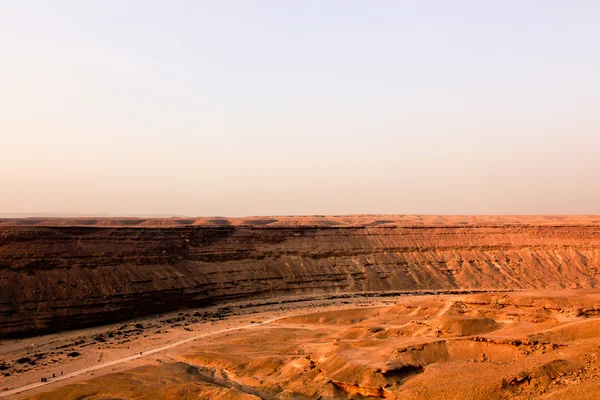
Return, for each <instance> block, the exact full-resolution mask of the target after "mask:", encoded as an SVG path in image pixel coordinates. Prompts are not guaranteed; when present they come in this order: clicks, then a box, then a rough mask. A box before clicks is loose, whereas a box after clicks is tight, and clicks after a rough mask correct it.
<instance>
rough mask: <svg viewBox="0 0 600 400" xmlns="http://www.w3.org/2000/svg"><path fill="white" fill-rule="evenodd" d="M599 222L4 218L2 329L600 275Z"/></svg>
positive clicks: (591, 280) (589, 283) (541, 284)
mask: <svg viewBox="0 0 600 400" xmlns="http://www.w3.org/2000/svg"><path fill="white" fill-rule="evenodd" d="M599 268H600V226H599V225H597V224H589V225H584V224H555V225H551V224H548V223H545V224H533V225H532V224H518V223H514V224H513V223H511V224H496V225H493V224H482V225H476V224H470V225H468V226H465V225H451V224H445V225H442V226H433V225H431V226H427V225H425V226H398V225H390V224H386V225H382V226H377V225H373V226H325V225H323V226H268V225H259V226H256V225H255V226H247V225H228V224H223V225H211V226H206V225H202V226H180V227H177V226H170V227H166V228H165V227H147V228H146V227H97V226H87V227H86V226H29V225H20V226H0V336H3V337H9V336H23V335H33V334H40V333H48V332H54V331H58V330H64V329H71V328H76V327H84V326H90V325H95V324H102V323H109V322H115V321H119V320H125V319H130V318H132V317H135V316H141V315H147V314H152V313H160V312H163V311H167V310H175V309H180V308H186V307H197V306H200V305H203V304H207V303H214V302H220V301H225V300H228V299H243V298H253V297H260V296H270V297H271V296H280V295H286V294H314V293H338V292H358V291H385V290H394V291H420V290H432V289H433V290H450V289H532V288H535V289H542V288H547V289H560V288H596V287H599V286H600V276H599V274H600V271H599Z"/></svg>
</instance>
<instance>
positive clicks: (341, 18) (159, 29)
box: [0, 0, 600, 216]
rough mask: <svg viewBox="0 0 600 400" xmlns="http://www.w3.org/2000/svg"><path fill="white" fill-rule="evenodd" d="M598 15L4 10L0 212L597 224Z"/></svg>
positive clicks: (132, 6)
mask: <svg viewBox="0 0 600 400" xmlns="http://www.w3.org/2000/svg"><path fill="white" fill-rule="evenodd" d="M599 71H600V2H599V1H595V0H589V1H584V0H574V1H564V0H560V1H559V0H538V1H533V0H530V1H527V0H525V1H524V0H519V1H517V0H514V1H508V0H507V1H500V0H497V1H482V0H473V1H446V0H439V1H348V0H339V1H333V0H328V1H322V0H318V1H317V0H315V1H307V0H302V1H299V0H298V1H285V0H273V1H261V0H255V1H227V0H224V1H166V0H165V1H148V0H143V1H142V0H140V1H109V0H101V1H100V0H97V1H74V0H73V1H50V0H48V1H45V0H40V1H28V0H5V1H1V2H0V214H7V213H16V214H29V213H60V214H90V215H99V214H111V215H129V214H141V215H148V214H161V215H168V214H180V215H192V216H198V215H206V216H209V215H227V216H240V215H269V214H344V213H428V214H448V213H462V214H465V213H466V214H470V213H492V214H493V213H501V214H527V213H528V214H541V213H563V214H564V213H600V182H599V177H600V174H599V173H600V161H599V159H600V75H599Z"/></svg>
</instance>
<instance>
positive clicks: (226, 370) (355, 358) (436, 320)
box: [0, 290, 600, 399]
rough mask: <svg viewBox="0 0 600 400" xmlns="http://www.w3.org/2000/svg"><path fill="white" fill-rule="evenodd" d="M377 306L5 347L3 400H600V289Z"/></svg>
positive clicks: (233, 310)
mask: <svg viewBox="0 0 600 400" xmlns="http://www.w3.org/2000/svg"><path fill="white" fill-rule="evenodd" d="M380 295H381V293H379V294H377V293H372V294H370V296H365V295H358V294H348V295H343V296H342V297H341V298H332V297H331V296H310V297H304V298H303V297H285V298H278V299H263V300H255V301H244V302H236V303H229V304H227V305H224V306H215V307H210V308H202V309H197V310H186V311H183V312H177V313H171V314H164V315H157V316H153V317H151V318H144V319H139V320H135V321H129V322H128V323H126V324H116V325H110V326H103V327H98V328H93V329H85V330H78V331H70V332H65V333H61V334H54V335H47V336H42V337H35V338H29V339H25V340H10V341H3V342H2V343H1V344H0V357H1V358H2V360H3V361H2V363H1V364H0V365H3V366H5V368H4V369H3V370H2V371H0V372H2V373H3V374H7V373H8V374H9V375H8V376H3V377H2V384H1V385H0V387H1V388H3V389H4V391H3V392H0V397H5V398H14V399H23V398H36V399H76V398H84V397H85V398H90V399H101V398H137V399H140V398H141V399H145V398H148V399H150V398H161V399H175V398H177V399H188V398H189V399H192V398H194V399H198V398H200V399H211V398H223V399H317V398H321V399H336V398H356V399H359V398H373V399H375V398H390V399H405V398H411V399H438V398H440V399H504V398H523V399H525V398H526V399H533V398H548V399H550V398H552V399H567V398H584V399H586V398H589V399H593V398H598V397H599V396H600V317H599V316H600V291H594V290H587V291H584V290H578V291H529V292H489V293H485V292H483V293H482V292H480V293H461V294H442V293H439V294H426V295H418V296H416V295H402V296H397V295H394V296H392V295H390V296H386V297H379V296H380ZM73 352H77V355H73V354H72V353H73ZM69 354H71V356H69ZM24 359H26V360H25V361H23V360H24ZM19 360H21V361H23V362H20V361H19ZM53 376H54V377H53ZM42 377H44V378H47V382H41V378H42ZM17 392H20V393H17Z"/></svg>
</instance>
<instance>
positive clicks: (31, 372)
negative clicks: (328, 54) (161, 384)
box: [0, 295, 404, 399]
mask: <svg viewBox="0 0 600 400" xmlns="http://www.w3.org/2000/svg"><path fill="white" fill-rule="evenodd" d="M355 296H356V297H355ZM328 297H329V296H307V297H299V296H290V297H286V298H285V299H266V300H256V301H240V302H233V303H229V304H228V305H226V306H214V307H204V308H200V309H190V310H183V311H178V312H173V313H165V314H161V315H156V316H152V317H147V318H140V319H136V320H131V321H128V322H127V323H118V324H112V325H109V326H101V327H96V328H89V329H80V330H74V331H69V332H62V333H58V334H52V335H45V336H38V337H31V338H26V339H20V340H4V341H1V342H0V360H3V361H0V364H2V363H4V365H12V368H8V369H6V370H3V371H1V373H2V375H4V376H2V375H0V382H1V384H0V390H1V391H0V398H1V397H6V398H16V399H20V398H28V397H29V396H31V395H33V394H36V393H39V392H42V391H46V390H50V389H54V388H58V387H61V386H62V385H65V384H71V383H74V382H78V381H80V380H82V379H87V378H89V377H93V376H99V375H103V374H107V373H109V372H115V371H122V370H125V369H129V368H131V367H133V366H140V365H145V364H148V363H153V362H160V361H163V360H164V359H165V357H168V351H167V350H174V348H175V347H177V350H178V351H185V349H186V346H187V347H188V348H189V344H190V342H193V341H195V340H199V339H201V338H203V337H207V336H210V335H219V334H221V335H223V334H226V335H229V334H235V331H237V330H240V329H242V330H243V329H252V328H254V327H257V326H260V325H262V324H267V323H271V322H274V321H276V320H278V319H281V318H284V317H289V316H294V315H298V314H305V313H313V312H317V311H327V310H341V309H347V308H354V307H357V306H358V307H368V306H374V305H385V306H390V305H393V304H394V303H395V300H396V299H398V298H400V297H404V296H394V297H384V298H378V297H368V296H361V295H343V296H342V297H343V298H341V299H329V298H328ZM138 328H139V329H138ZM73 352H76V353H78V354H77V355H76V356H74V357H71V356H69V354H72V353H73ZM25 358H28V359H30V360H31V361H32V362H23V363H19V360H21V359H25ZM6 374H10V375H8V376H6ZM41 378H46V379H47V382H41Z"/></svg>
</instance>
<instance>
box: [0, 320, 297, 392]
mask: <svg viewBox="0 0 600 400" xmlns="http://www.w3.org/2000/svg"><path fill="white" fill-rule="evenodd" d="M288 317H289V316H282V317H277V318H272V319H269V320H266V321H262V322H255V323H253V324H247V325H242V326H236V327H234V328H227V329H221V330H218V331H214V332H208V333H203V334H200V335H196V336H191V337H189V338H187V339H183V340H179V341H177V342H173V343H171V344H167V345H165V346H160V347H156V348H154V349H150V350H147V351H144V352H142V353H139V354H134V355H132V356H128V357H123V358H119V359H118V360H113V361H109V362H106V363H103V364H98V365H94V366H93V367H88V368H83V369H80V370H77V371H73V372H70V373H68V374H65V375H61V376H57V377H56V378H52V379H49V380H48V381H47V382H36V383H31V384H29V385H24V386H20V387H18V388H16V389H11V390H5V391H3V392H0V397H8V396H12V395H15V394H19V393H23V392H26V391H28V390H32V389H36V388H39V387H42V386H45V385H50V384H52V383H55V382H59V381H62V380H65V379H69V378H73V377H76V376H79V375H83V374H87V373H88V372H92V371H96V370H99V369H102V368H106V367H111V366H113V365H117V364H122V363H126V362H129V361H133V360H137V359H138V358H142V357H146V356H149V355H152V354H156V353H160V352H161V351H165V350H168V349H172V348H173V347H177V346H181V345H182V344H186V343H189V342H193V341H194V340H197V339H202V338H205V337H207V336H212V335H218V334H220V333H226V332H232V331H237V330H243V329H248V328H253V327H256V326H261V325H266V324H270V323H271V322H274V321H277V320H279V319H283V318H288Z"/></svg>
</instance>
